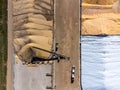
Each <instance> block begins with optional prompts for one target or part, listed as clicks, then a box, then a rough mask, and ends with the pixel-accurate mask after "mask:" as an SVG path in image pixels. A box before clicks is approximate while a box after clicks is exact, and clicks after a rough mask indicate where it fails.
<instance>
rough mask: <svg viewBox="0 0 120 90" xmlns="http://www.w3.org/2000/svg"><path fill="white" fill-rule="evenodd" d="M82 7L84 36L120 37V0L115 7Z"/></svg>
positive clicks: (89, 5)
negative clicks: (105, 35) (103, 35)
mask: <svg viewBox="0 0 120 90" xmlns="http://www.w3.org/2000/svg"><path fill="white" fill-rule="evenodd" d="M86 1H87V0H86ZM88 1H89V0H88ZM96 1H100V0H96ZM101 1H102V0H101ZM103 1H104V0H103ZM105 1H106V0H105ZM109 2H113V1H112V0H109ZM103 4H104V3H103ZM82 5H85V6H84V7H83V10H82V35H99V34H107V35H120V0H118V1H116V2H114V3H113V5H100V4H82Z"/></svg>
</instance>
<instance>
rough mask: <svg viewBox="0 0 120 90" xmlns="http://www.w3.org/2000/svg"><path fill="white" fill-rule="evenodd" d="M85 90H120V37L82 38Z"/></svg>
mask: <svg viewBox="0 0 120 90" xmlns="http://www.w3.org/2000/svg"><path fill="white" fill-rule="evenodd" d="M81 43H82V44H81V53H82V54H81V55H82V56H81V57H82V58H81V60H82V87H83V90H120V36H107V37H97V36H82V38H81Z"/></svg>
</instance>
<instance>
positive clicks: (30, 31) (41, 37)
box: [13, 0, 53, 63]
mask: <svg viewBox="0 0 120 90" xmlns="http://www.w3.org/2000/svg"><path fill="white" fill-rule="evenodd" d="M52 7H53V1H52V0H13V35H14V36H13V46H14V52H15V54H16V55H15V58H16V60H19V59H20V60H22V61H24V62H30V61H31V59H32V57H38V58H44V59H48V58H50V56H51V55H50V54H49V53H47V52H44V51H42V50H38V49H35V48H33V47H37V48H42V49H45V50H49V51H51V50H52V47H53V21H52V20H53V10H52ZM45 63H46V62H45Z"/></svg>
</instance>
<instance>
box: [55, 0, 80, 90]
mask: <svg viewBox="0 0 120 90" xmlns="http://www.w3.org/2000/svg"><path fill="white" fill-rule="evenodd" d="M55 7H56V8H55V28H56V29H55V32H54V33H55V39H56V43H58V52H59V53H61V54H63V55H65V56H68V57H70V60H69V61H68V60H62V61H60V62H56V63H55V66H54V69H55V85H54V88H55V90H80V66H79V65H80V44H79V38H80V31H79V25H80V23H79V19H78V18H79V13H80V12H79V0H75V1H74V0H69V1H65V0H56V5H55ZM73 11H74V13H73ZM73 65H74V66H75V68H76V70H75V82H74V83H73V84H71V67H72V66H73Z"/></svg>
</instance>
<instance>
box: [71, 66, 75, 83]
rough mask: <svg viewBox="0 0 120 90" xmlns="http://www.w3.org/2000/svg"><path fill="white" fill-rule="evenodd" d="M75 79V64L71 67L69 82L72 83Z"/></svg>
mask: <svg viewBox="0 0 120 90" xmlns="http://www.w3.org/2000/svg"><path fill="white" fill-rule="evenodd" d="M74 80H75V66H72V68H71V83H74Z"/></svg>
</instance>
